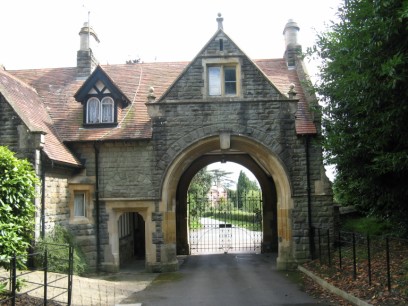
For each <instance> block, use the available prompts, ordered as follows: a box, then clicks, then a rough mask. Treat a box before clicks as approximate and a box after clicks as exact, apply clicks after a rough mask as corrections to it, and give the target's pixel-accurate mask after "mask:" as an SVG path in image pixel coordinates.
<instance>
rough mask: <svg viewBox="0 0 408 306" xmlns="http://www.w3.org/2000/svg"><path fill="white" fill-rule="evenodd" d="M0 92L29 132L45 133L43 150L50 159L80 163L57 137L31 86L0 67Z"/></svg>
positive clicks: (67, 162)
mask: <svg viewBox="0 0 408 306" xmlns="http://www.w3.org/2000/svg"><path fill="white" fill-rule="evenodd" d="M0 94H1V95H3V96H4V98H5V99H6V100H7V101H8V103H9V104H10V106H11V107H12V108H13V109H14V111H15V112H16V113H17V114H18V116H19V117H20V118H21V120H22V121H23V122H24V124H25V125H26V126H27V128H28V129H29V130H30V131H31V132H39V133H43V134H45V136H44V137H45V142H44V152H45V153H46V154H47V156H48V157H49V158H50V159H51V160H54V161H57V162H60V163H63V164H69V165H73V166H80V165H81V163H80V162H79V161H78V160H77V159H76V158H75V156H74V155H72V153H71V152H70V151H69V150H68V148H67V147H66V146H65V145H64V144H63V142H62V141H61V139H60V138H59V136H58V134H57V131H56V130H55V128H54V124H53V120H52V119H51V117H50V116H49V113H48V112H47V110H46V108H45V107H46V106H45V105H44V103H43V101H42V99H41V97H40V95H39V94H38V93H37V91H36V90H35V89H34V88H33V87H31V86H29V85H27V84H26V83H23V82H22V81H21V80H19V79H17V78H16V77H15V76H13V75H11V74H10V73H8V72H7V71H5V70H3V69H0ZM33 110H35V111H33Z"/></svg>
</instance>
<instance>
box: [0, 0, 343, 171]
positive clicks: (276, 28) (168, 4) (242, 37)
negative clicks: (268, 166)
mask: <svg viewBox="0 0 408 306" xmlns="http://www.w3.org/2000/svg"><path fill="white" fill-rule="evenodd" d="M343 2H344V0H251V1H240V0H202V1H194V0H115V1H112V0H110V1H108V0H0V12H1V17H0V38H1V41H0V65H3V66H4V67H5V68H6V69H7V70H14V69H33V68H55V67H74V66H76V53H77V51H78V50H79V35H78V34H79V31H80V29H81V27H82V26H83V24H84V22H88V21H89V22H90V24H91V26H92V28H93V29H94V30H95V32H96V33H97V35H98V38H99V40H100V43H99V44H96V43H95V44H92V45H91V48H92V50H93V51H94V53H95V55H96V57H97V59H98V60H99V62H100V63H101V64H124V63H125V62H126V61H127V60H130V59H131V60H133V59H138V58H140V59H141V61H143V62H152V61H160V62H165V61H191V60H192V59H193V58H194V57H195V56H196V55H197V54H198V52H199V51H200V50H201V49H202V48H203V47H204V45H205V44H206V43H207V42H208V41H209V40H210V39H211V37H212V36H213V35H214V34H215V32H216V31H217V22H216V18H217V14H218V13H221V14H222V17H223V18H224V21H223V27H224V31H225V33H226V34H227V35H228V36H230V38H231V39H232V40H233V41H234V42H235V43H236V44H237V45H238V46H239V47H240V48H241V50H242V51H243V52H245V53H246V54H247V55H248V56H249V57H250V58H252V59H262V58H282V57H283V53H284V48H285V46H284V37H283V29H284V27H285V24H286V23H287V22H288V20H289V19H293V20H294V21H296V22H297V23H298V25H299V27H300V31H299V34H298V42H299V43H300V44H301V45H302V48H303V50H304V51H305V50H306V48H307V47H310V46H312V45H313V44H314V43H315V41H316V33H318V32H321V31H324V30H325V28H326V26H327V25H328V24H330V21H331V20H335V14H336V12H337V8H338V7H339V5H340V4H342V3H343ZM305 64H306V66H307V69H308V70H309V72H310V74H311V76H312V77H313V75H314V74H315V73H316V72H317V70H318V67H317V63H316V62H310V61H308V60H306V61H305ZM227 164H228V163H227ZM232 168H233V169H234V170H236V171H235V172H237V173H238V174H239V170H241V169H240V168H239V167H235V166H234V167H232ZM249 175H250V174H249Z"/></svg>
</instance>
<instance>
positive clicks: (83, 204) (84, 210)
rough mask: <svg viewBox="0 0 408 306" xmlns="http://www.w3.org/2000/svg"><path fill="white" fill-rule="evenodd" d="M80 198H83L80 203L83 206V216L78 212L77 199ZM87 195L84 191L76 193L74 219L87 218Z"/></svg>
mask: <svg viewBox="0 0 408 306" xmlns="http://www.w3.org/2000/svg"><path fill="white" fill-rule="evenodd" d="M78 196H81V197H82V203H80V204H81V205H82V208H81V209H80V210H81V212H82V213H81V214H78V213H77V212H78V211H79V209H78V206H77V203H78V202H77V198H78ZM86 204H87V203H86V194H85V192H84V191H74V218H78V217H84V218H86V216H87V214H86V208H87V205H86Z"/></svg>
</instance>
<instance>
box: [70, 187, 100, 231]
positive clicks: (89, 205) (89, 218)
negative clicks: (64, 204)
mask: <svg viewBox="0 0 408 306" xmlns="http://www.w3.org/2000/svg"><path fill="white" fill-rule="evenodd" d="M68 190H69V224H92V223H94V218H93V214H92V212H93V209H94V199H93V195H94V193H95V186H94V185H93V184H72V183H71V184H69V185H68ZM76 192H83V193H84V194H85V210H86V213H85V215H86V217H84V216H75V214H74V200H75V193H76Z"/></svg>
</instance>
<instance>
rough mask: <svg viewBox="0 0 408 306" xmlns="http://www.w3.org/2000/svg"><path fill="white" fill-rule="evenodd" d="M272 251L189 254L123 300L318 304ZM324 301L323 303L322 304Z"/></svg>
mask: <svg viewBox="0 0 408 306" xmlns="http://www.w3.org/2000/svg"><path fill="white" fill-rule="evenodd" d="M275 262H276V258H275V257H274V256H273V255H271V254H216V255H196V256H187V257H185V258H184V262H183V263H182V264H181V267H180V270H179V271H178V272H173V273H163V274H160V275H159V276H158V277H157V278H156V280H155V281H153V283H152V284H151V285H150V286H149V287H147V288H146V289H145V290H143V291H140V292H136V293H133V294H132V295H131V296H129V297H128V298H126V299H125V300H123V301H121V305H122V304H130V303H142V305H143V306H145V305H148V306H160V305H166V306H171V305H177V306H187V305H188V306H194V305H225V306H227V305H228V306H229V305H234V306H235V305H236V306H239V305H245V306H258V305H282V306H283V305H285V306H289V305H302V306H306V305H317V304H319V302H318V301H317V300H315V299H313V298H312V297H310V296H308V295H307V294H306V293H304V292H302V291H301V290H300V289H299V287H298V285H297V284H295V283H293V282H292V281H291V280H290V279H289V278H288V277H287V276H286V274H285V273H284V272H280V271H277V270H276V264H275ZM319 305H322V304H319Z"/></svg>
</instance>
